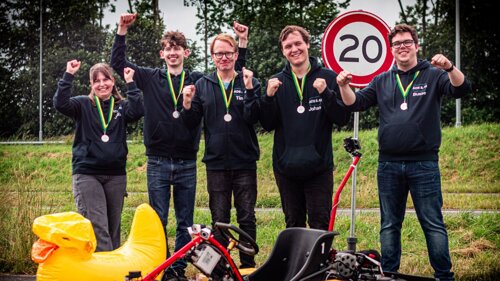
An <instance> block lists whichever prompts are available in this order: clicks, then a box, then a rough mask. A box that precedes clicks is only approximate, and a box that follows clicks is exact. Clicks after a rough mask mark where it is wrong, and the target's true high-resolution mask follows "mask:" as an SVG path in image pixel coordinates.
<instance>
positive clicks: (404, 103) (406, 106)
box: [400, 102, 408, 110]
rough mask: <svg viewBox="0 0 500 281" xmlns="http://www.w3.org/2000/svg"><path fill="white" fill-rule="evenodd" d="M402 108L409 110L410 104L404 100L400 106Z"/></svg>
mask: <svg viewBox="0 0 500 281" xmlns="http://www.w3.org/2000/svg"><path fill="white" fill-rule="evenodd" d="M400 108H401V110H407V109H408V104H407V103H406V102H403V103H402V104H401V106H400Z"/></svg>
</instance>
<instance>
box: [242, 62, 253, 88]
mask: <svg viewBox="0 0 500 281" xmlns="http://www.w3.org/2000/svg"><path fill="white" fill-rule="evenodd" d="M242 73H243V82H244V83H245V88H246V89H247V90H250V89H253V83H252V78H253V72H252V71H251V70H248V69H246V68H244V67H243V70H242Z"/></svg>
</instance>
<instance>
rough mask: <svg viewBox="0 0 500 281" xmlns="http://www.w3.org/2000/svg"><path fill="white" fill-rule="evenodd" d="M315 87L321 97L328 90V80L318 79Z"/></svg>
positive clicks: (314, 84)
mask: <svg viewBox="0 0 500 281" xmlns="http://www.w3.org/2000/svg"><path fill="white" fill-rule="evenodd" d="M313 87H314V88H315V89H316V90H318V93H319V94H320V95H321V94H322V93H323V92H324V91H325V89H326V80H325V79H323V78H316V80H314V83H313Z"/></svg>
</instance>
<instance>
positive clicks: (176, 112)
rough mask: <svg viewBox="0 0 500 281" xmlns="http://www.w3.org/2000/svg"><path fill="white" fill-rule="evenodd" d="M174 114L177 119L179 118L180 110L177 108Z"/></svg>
mask: <svg viewBox="0 0 500 281" xmlns="http://www.w3.org/2000/svg"><path fill="white" fill-rule="evenodd" d="M172 116H174V118H175V119H177V118H179V116H180V114H179V111H177V110H175V111H174V112H173V113H172Z"/></svg>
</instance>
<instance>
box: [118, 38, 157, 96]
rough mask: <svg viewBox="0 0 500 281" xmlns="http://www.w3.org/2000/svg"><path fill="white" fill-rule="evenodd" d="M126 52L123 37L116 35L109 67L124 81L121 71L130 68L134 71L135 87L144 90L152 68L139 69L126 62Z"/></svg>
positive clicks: (151, 73) (152, 70)
mask: <svg viewBox="0 0 500 281" xmlns="http://www.w3.org/2000/svg"><path fill="white" fill-rule="evenodd" d="M126 50H127V45H126V44H125V35H118V34H116V35H115V41H114V43H113V48H112V49H111V61H110V65H111V67H112V68H113V69H114V70H115V71H116V73H118V75H120V77H121V78H122V79H124V76H123V69H124V68H125V67H130V68H132V69H133V70H134V71H135V73H134V81H135V82H136V83H137V87H139V89H144V86H145V84H146V83H148V82H149V81H150V78H151V76H152V75H153V73H154V71H155V70H154V69H152V68H147V67H140V66H137V65H135V64H133V63H131V62H130V61H128V60H127V56H126Z"/></svg>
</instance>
